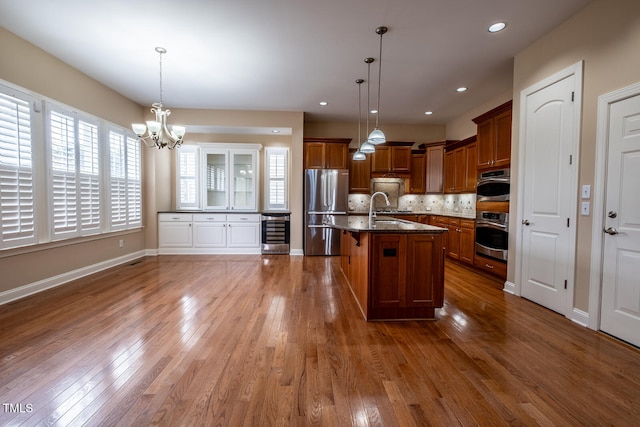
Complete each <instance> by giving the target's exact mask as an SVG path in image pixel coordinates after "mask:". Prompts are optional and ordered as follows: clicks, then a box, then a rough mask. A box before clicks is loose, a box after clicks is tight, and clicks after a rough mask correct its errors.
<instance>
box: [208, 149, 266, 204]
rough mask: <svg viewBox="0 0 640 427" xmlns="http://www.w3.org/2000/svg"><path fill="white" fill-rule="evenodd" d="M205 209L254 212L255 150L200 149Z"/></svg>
mask: <svg viewBox="0 0 640 427" xmlns="http://www.w3.org/2000/svg"><path fill="white" fill-rule="evenodd" d="M202 161H203V164H202V171H203V174H204V182H203V183H204V185H203V187H204V189H203V201H204V209H205V210H244V211H255V210H256V209H257V205H258V203H257V202H258V197H257V181H258V177H259V171H258V149H251V148H210V147H209V148H207V147H205V146H204V145H203V149H202Z"/></svg>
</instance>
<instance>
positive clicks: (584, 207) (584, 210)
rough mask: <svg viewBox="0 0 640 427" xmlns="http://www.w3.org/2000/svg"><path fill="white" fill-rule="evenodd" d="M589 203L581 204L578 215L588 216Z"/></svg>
mask: <svg viewBox="0 0 640 427" xmlns="http://www.w3.org/2000/svg"><path fill="white" fill-rule="evenodd" d="M590 205H591V203H589V202H582V209H580V215H582V216H589V208H590V207H591V206H590Z"/></svg>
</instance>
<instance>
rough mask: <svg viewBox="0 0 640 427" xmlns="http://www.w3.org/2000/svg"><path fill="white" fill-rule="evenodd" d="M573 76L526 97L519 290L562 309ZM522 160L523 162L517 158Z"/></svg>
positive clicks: (568, 249)
mask: <svg viewBox="0 0 640 427" xmlns="http://www.w3.org/2000/svg"><path fill="white" fill-rule="evenodd" d="M575 78H576V77H575V76H574V75H571V76H568V77H565V78H564V79H562V80H559V81H557V82H555V83H553V84H551V85H548V86H546V87H544V88H542V89H540V90H538V91H536V92H533V93H531V94H529V95H528V96H527V97H526V102H525V105H524V106H523V109H524V112H525V114H526V116H525V120H526V121H525V129H524V141H523V145H522V148H521V149H523V150H524V171H521V172H520V177H522V179H523V186H522V187H521V188H522V190H523V198H522V200H523V205H522V218H521V221H522V224H523V225H522V227H521V230H522V236H521V256H522V268H521V277H520V281H521V284H522V289H521V294H522V296H523V297H525V298H527V299H530V300H532V301H534V302H536V303H538V304H540V305H543V306H545V307H547V308H550V309H551V310H554V311H557V312H559V313H561V314H566V313H565V312H566V307H567V285H568V283H569V281H570V280H572V277H573V275H572V273H571V271H572V269H573V268H574V267H573V266H574V259H573V255H572V254H573V245H575V243H574V242H572V238H571V236H572V233H570V229H569V226H573V227H575V224H570V218H572V217H574V216H575V213H574V212H575V203H576V200H575V199H576V196H575V191H576V185H577V184H576V182H575V181H576V179H575V174H576V169H575V162H574V157H573V153H572V146H573V140H574V138H575V135H574V133H575V131H574V114H576V111H575V110H576V106H575V103H574V102H573V101H572V92H573V91H574V87H575ZM521 164H522V163H521Z"/></svg>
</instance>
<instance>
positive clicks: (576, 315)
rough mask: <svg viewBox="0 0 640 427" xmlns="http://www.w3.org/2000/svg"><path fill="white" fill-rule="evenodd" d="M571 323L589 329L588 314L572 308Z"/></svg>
mask: <svg viewBox="0 0 640 427" xmlns="http://www.w3.org/2000/svg"><path fill="white" fill-rule="evenodd" d="M570 319H571V321H572V322H574V323H577V324H578V325H580V326H584V327H585V328H587V327H589V313H587V312H586V311H582V310H579V309H577V308H575V307H574V308H573V310H571V317H570Z"/></svg>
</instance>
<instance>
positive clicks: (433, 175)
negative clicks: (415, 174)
mask: <svg viewBox="0 0 640 427" xmlns="http://www.w3.org/2000/svg"><path fill="white" fill-rule="evenodd" d="M445 143H446V141H440V142H433V143H428V144H420V148H421V149H424V150H425V165H426V176H425V193H427V194H442V192H443V182H444V180H443V178H444V147H445Z"/></svg>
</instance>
